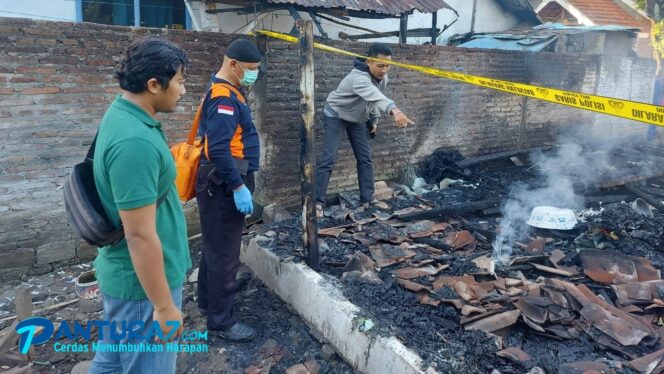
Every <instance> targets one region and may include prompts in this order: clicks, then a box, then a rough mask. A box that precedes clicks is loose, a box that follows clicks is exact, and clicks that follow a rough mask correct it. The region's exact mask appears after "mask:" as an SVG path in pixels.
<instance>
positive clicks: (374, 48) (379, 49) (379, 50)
mask: <svg viewBox="0 0 664 374" xmlns="http://www.w3.org/2000/svg"><path fill="white" fill-rule="evenodd" d="M367 55H368V56H369V57H376V56H378V55H383V56H392V48H391V47H390V46H389V45H387V44H385V43H374V44H372V45H371V47H369V52H367Z"/></svg>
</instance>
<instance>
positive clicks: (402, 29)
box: [399, 13, 408, 44]
mask: <svg viewBox="0 0 664 374" xmlns="http://www.w3.org/2000/svg"><path fill="white" fill-rule="evenodd" d="M399 43H401V44H408V13H404V14H402V15H401V20H400V22H399Z"/></svg>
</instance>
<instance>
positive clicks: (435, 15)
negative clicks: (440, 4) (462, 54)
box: [431, 11, 438, 45]
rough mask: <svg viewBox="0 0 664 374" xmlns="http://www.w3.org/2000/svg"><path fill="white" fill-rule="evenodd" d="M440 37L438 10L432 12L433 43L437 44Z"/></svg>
mask: <svg viewBox="0 0 664 374" xmlns="http://www.w3.org/2000/svg"><path fill="white" fill-rule="evenodd" d="M436 39H438V12H437V11H435V12H433V13H431V45H436Z"/></svg>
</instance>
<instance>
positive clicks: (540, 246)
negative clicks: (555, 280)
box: [526, 237, 546, 255]
mask: <svg viewBox="0 0 664 374" xmlns="http://www.w3.org/2000/svg"><path fill="white" fill-rule="evenodd" d="M545 244H546V239H545V238H542V237H537V239H535V240H533V241H531V242H530V243H528V246H527V247H526V252H527V253H528V254H529V255H535V254H540V253H542V252H544V245H545Z"/></svg>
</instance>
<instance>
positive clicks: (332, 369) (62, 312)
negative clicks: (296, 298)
mask: <svg viewBox="0 0 664 374" xmlns="http://www.w3.org/2000/svg"><path fill="white" fill-rule="evenodd" d="M199 250H200V241H194V242H192V253H194V254H195V255H194V256H193V257H194V260H196V258H198V253H199ZM194 264H196V261H194ZM194 266H195V265H194ZM90 268H91V264H88V263H86V264H79V265H73V266H67V267H64V268H61V269H59V270H58V271H56V272H54V273H50V274H46V275H42V276H36V277H31V278H28V279H24V280H22V281H16V282H9V283H5V284H3V285H2V286H0V320H1V319H3V318H6V317H7V316H10V315H13V314H14V305H13V298H14V289H15V288H16V286H19V285H21V284H23V285H29V286H32V287H33V289H34V291H33V300H34V301H35V304H36V305H35V309H40V308H44V307H47V306H49V305H53V304H56V303H59V302H62V301H67V300H72V299H75V297H76V295H75V291H74V279H75V277H76V276H78V275H79V274H80V273H82V272H84V271H86V270H89V269H90ZM240 277H242V278H243V279H245V280H246V281H247V283H246V284H245V286H244V287H243V289H242V291H241V293H240V296H239V297H238V299H239V303H238V308H239V309H238V312H239V315H240V318H241V319H242V320H244V321H246V322H248V323H250V324H251V325H252V326H254V327H256V330H257V333H258V334H257V337H256V338H255V339H254V340H253V341H251V342H249V343H242V344H228V343H225V342H223V341H221V340H213V341H210V344H209V352H208V353H196V354H185V353H183V354H180V355H179V357H178V362H177V373H229V374H230V373H248V374H254V373H255V374H257V373H259V372H261V373H269V372H272V373H283V372H285V371H286V369H287V368H289V367H291V366H293V365H296V364H303V363H305V362H306V361H309V360H312V359H313V360H315V361H316V362H317V363H318V365H319V366H320V371H319V372H320V373H339V374H341V373H353V370H352V369H351V368H350V367H349V366H348V365H347V364H345V363H344V362H343V361H342V360H340V359H339V357H338V356H336V354H334V352H333V351H331V347H330V346H325V347H324V344H323V343H321V342H319V341H318V340H317V336H318V335H317V333H316V332H315V331H312V330H311V329H310V328H309V327H308V326H307V325H306V324H305V323H304V322H303V321H302V319H301V318H299V317H298V316H297V314H295V313H293V311H292V310H291V309H290V308H289V306H288V305H286V304H285V303H284V302H282V301H281V300H280V299H279V298H278V297H276V296H275V295H274V294H273V293H272V292H271V291H270V290H268V289H267V288H266V287H265V286H264V285H263V284H262V283H261V282H260V281H259V280H257V279H256V278H254V277H253V275H252V274H251V272H250V271H249V270H248V269H247V268H244V267H243V268H242V270H241V274H240ZM195 289H196V285H195V283H187V284H185V287H184V303H183V305H184V307H183V309H184V312H185V315H186V317H185V329H186V330H197V331H204V330H206V328H205V322H204V319H203V318H202V317H201V316H200V314H199V313H198V308H197V305H196V301H195V299H194V297H195ZM43 315H46V316H48V317H49V318H51V319H53V320H63V319H64V320H79V321H86V320H90V319H101V318H102V317H101V313H100V312H99V313H92V314H88V313H83V312H81V311H80V310H79V307H78V304H77V303H74V304H72V305H69V306H67V307H64V308H60V309H57V310H54V311H52V312H49V313H46V314H43ZM8 325H9V322H4V323H2V324H0V330H1V329H2V328H4V327H6V326H8ZM319 338H320V337H319ZM35 352H36V356H35V366H34V367H35V372H39V373H69V372H70V371H71V369H72V367H73V366H74V365H75V364H77V363H78V362H80V361H83V360H89V359H91V358H92V354H91V353H89V354H85V353H83V354H75V353H55V352H54V351H53V345H52V344H46V345H43V346H38V347H36V350H35ZM261 369H262V370H263V371H260V370H261ZM270 370H271V371H270Z"/></svg>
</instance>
